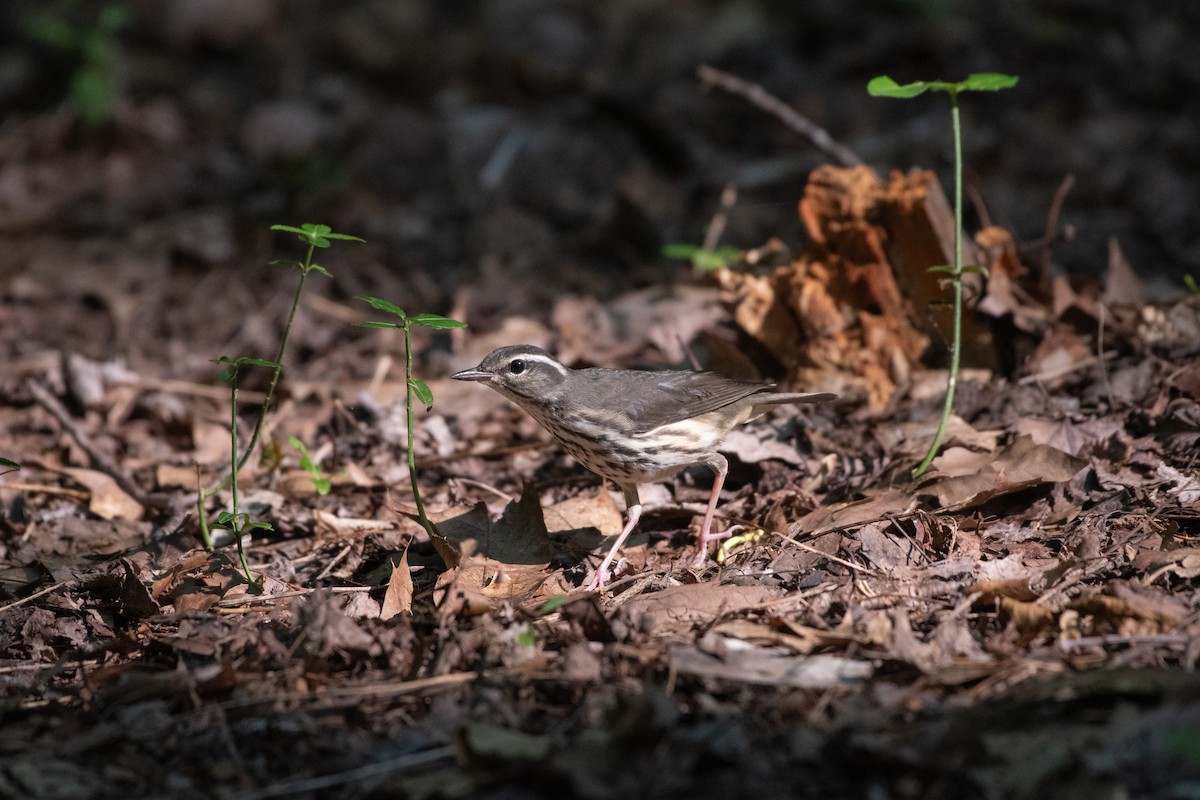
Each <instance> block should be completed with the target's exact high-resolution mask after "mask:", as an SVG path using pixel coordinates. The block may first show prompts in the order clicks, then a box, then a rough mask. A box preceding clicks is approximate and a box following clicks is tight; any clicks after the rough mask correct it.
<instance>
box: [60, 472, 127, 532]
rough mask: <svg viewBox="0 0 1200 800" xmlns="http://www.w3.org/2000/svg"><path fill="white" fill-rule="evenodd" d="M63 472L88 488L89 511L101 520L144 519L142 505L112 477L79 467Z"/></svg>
mask: <svg viewBox="0 0 1200 800" xmlns="http://www.w3.org/2000/svg"><path fill="white" fill-rule="evenodd" d="M62 472H63V474H65V475H69V476H70V477H71V479H72V480H73V481H75V482H76V483H79V484H82V485H83V486H85V487H87V489H88V491H89V492H91V495H92V497H91V500H90V501H89V503H88V510H89V511H91V512H92V513H93V514H95V515H96V516H97V517H100V519H128V520H138V519H141V518H142V511H143V509H142V504H141V503H139V502H138V501H137V500H134V499H133V498H132V497H130V496H129V495H128V494H126V493H125V490H124V489H122V488H121V487H120V486H118V485H117V482H116V481H115V480H113V479H112V477H111V476H109V475H106V474H105V473H103V472H97V471H96V470H94V469H81V468H77V467H63V468H62Z"/></svg>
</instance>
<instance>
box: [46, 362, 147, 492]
mask: <svg viewBox="0 0 1200 800" xmlns="http://www.w3.org/2000/svg"><path fill="white" fill-rule="evenodd" d="M25 385H26V387H27V388H28V389H29V392H30V393H31V394H32V395H33V397H34V399H35V400H37V401H38V405H40V406H41V407H42V408H44V409H46V410H47V411H49V412H50V415H51V416H52V417H54V418H55V419H56V420H58V424H59V425H62V427H63V430H65V431H66V432H67V433H69V434H70V435H71V438H72V439H74V440H75V443H76V444H78V445H79V447H80V448H81V449H82V450H83V451H84V452H85V453H87V455H88V458H90V459H91V460H92V464H93V465H94V466H95V467H96V469H98V470H100V471H101V472H103V473H105V474H106V475H108V476H109V477H111V478H112V479H113V480H115V481H116V482H117V485H118V486H120V487H121V489H122V490H123V491H124V492H125V493H126V494H127V495H129V496H130V497H132V498H133V499H134V500H136V501H137V502H138V504H139V505H141V506H142V507H143V508H168V507H170V505H171V499H170V498H169V497H168V496H167V495H164V494H151V493H149V492H147V491H145V490H144V489H142V487H141V486H138V485H137V484H136V483H135V482H134V480H133V479H132V478H130V477H129V475H127V474H126V473H125V470H123V469H121V467H120V466H118V465H117V463H116V462H115V461H113V460H112V459H110V458H109V457H108V456H106V455H105V454H104V453H102V452H100V451H99V450H98V449H97V448H96V446H95V445H94V444H92V440H91V439H90V438H89V437H88V435H87V434H86V433H84V432H83V431H82V430H81V429H80V428H79V426H78V425H76V424H75V420H73V419H71V413H70V412H69V411H67V409H66V408H64V407H63V404H62V403H60V402H58V398H57V397H55V396H54V395H53V394H51V393H50V390H49V389H47V388H46V387H45V386H42V385H41V384H40V383H38V382H37V381H34V380H29V381H26V382H25Z"/></svg>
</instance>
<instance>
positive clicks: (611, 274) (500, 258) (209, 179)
mask: <svg viewBox="0 0 1200 800" xmlns="http://www.w3.org/2000/svg"><path fill="white" fill-rule="evenodd" d="M110 6H118V7H120V8H122V9H124V11H125V13H126V15H127V23H126V24H125V25H123V26H122V27H120V28H119V30H118V31H117V33H116V35H115V37H112V44H113V52H114V55H113V57H112V59H111V61H109V62H106V63H108V64H111V66H112V73H113V74H114V75H116V76H117V77H118V79H119V87H120V88H119V93H118V96H117V100H116V103H115V105H114V107H113V108H114V111H113V117H112V120H111V121H110V122H107V123H102V124H99V125H96V126H93V127H86V126H82V125H80V124H79V123H78V122H73V121H72V119H73V111H72V107H71V105H70V101H69V99H68V93H69V86H70V82H71V80H72V75H73V74H75V72H76V70H77V69H78V68H79V66H80V64H81V63H82V61H83V59H82V56H81V49H80V48H79V47H71V46H66V47H64V46H55V45H53V44H50V43H47V42H45V41H41V40H39V38H38V37H35V36H33V35H31V33H30V32H31V31H33V30H35V29H36V26H37V24H38V23H37V22H36V21H35V20H36V18H37V16H38V15H39V14H40V15H43V16H51V17H55V18H58V19H62V20H66V21H68V22H69V23H70V25H71V26H73V27H74V28H75V29H76V30H79V31H83V32H86V31H88V30H94V29H95V27H96V20H97V19H98V18H99V15H100V13H101V12H102V9H104V8H106V7H110ZM0 31H3V34H0V35H2V36H3V39H2V40H0V43H2V50H0V52H2V55H0V107H2V108H3V109H4V117H3V124H2V126H0V145H2V148H0V232H2V233H3V235H4V237H5V240H6V241H7V242H8V246H7V247H5V248H4V250H5V253H4V255H3V256H2V257H0V268H2V269H4V270H5V271H10V272H13V274H15V272H18V271H20V270H21V269H22V268H23V267H25V266H26V265H27V264H28V263H29V261H30V259H32V258H34V254H35V253H36V252H37V246H36V244H35V243H37V242H45V241H46V240H48V239H49V240H53V239H60V238H66V239H78V238H81V237H95V236H101V237H109V238H110V240H111V242H112V246H113V247H117V248H119V247H121V246H122V243H125V244H128V243H129V242H130V241H131V240H132V239H136V238H137V235H138V231H139V229H140V228H141V227H142V226H145V225H148V224H153V225H158V226H161V225H163V224H166V225H168V226H169V227H172V228H173V230H174V231H175V234H174V235H175V236H176V239H177V241H176V242H175V246H174V250H173V253H174V255H173V258H174V259H175V260H174V263H175V264H176V265H177V266H182V267H183V268H189V269H197V270H204V269H221V268H228V267H233V268H235V269H237V270H239V271H247V270H249V271H250V272H251V274H253V272H254V271H255V270H259V269H263V267H262V266H261V265H262V264H263V263H264V262H265V260H266V259H267V258H269V257H271V255H272V253H273V251H272V249H271V247H272V243H271V241H270V239H269V237H265V236H264V235H263V231H264V229H265V226H267V225H269V224H271V223H275V222H288V223H299V222H302V221H314V222H317V221H319V222H326V223H329V224H331V225H333V226H334V228H335V229H337V230H343V231H346V232H350V233H355V234H358V235H360V236H363V237H364V238H366V239H367V240H368V242H369V247H368V248H366V249H365V250H363V251H361V252H360V253H359V254H357V255H354V256H350V257H349V258H350V259H351V261H350V262H349V263H344V264H343V265H341V272H340V281H339V284H338V288H337V289H336V290H335V291H336V292H338V293H341V294H344V295H349V294H353V293H355V292H360V291H370V292H372V293H375V294H379V295H381V296H404V297H410V298H414V299H413V305H414V306H416V305H420V306H422V307H426V308H445V307H446V306H447V304H448V303H449V302H450V301H451V298H452V297H453V296H454V294H455V292H456V291H458V290H462V289H469V290H470V291H469V292H468V294H467V297H466V302H467V303H468V305H469V306H470V307H471V308H472V310H473V316H474V318H476V319H479V318H480V317H481V316H483V317H485V318H486V317H489V316H490V315H492V314H496V315H499V314H510V313H519V314H531V313H533V314H536V313H538V310H539V309H544V308H545V307H546V306H545V303H546V302H547V301H549V300H550V299H552V298H554V297H556V296H558V295H560V294H561V293H563V292H565V291H576V292H580V293H591V294H596V295H598V296H601V297H604V296H610V295H612V294H614V293H617V292H619V291H621V290H623V289H626V288H631V287H635V286H641V285H646V284H649V283H654V282H661V281H663V280H665V279H668V278H672V277H674V276H675V275H676V273H677V265H673V264H672V263H670V262H668V261H666V260H664V259H663V258H662V257H661V255H660V254H659V253H660V249H661V247H662V245H663V244H666V243H671V242H690V243H699V242H700V240H701V239H702V238H703V235H704V231H705V228H706V226H707V224H708V220H709V218H710V217H711V215H712V213H713V211H714V210H715V208H716V207H717V204H718V198H719V195H720V192H721V189H722V187H724V186H725V185H726V184H729V183H733V184H736V185H737V186H738V187H739V190H740V194H739V198H738V202H737V205H736V206H735V207H734V209H733V212H732V214H731V216H730V222H729V228H728V229H727V231H726V233H725V236H724V238H723V243H725V244H731V245H734V246H737V247H740V248H750V247H754V246H757V245H760V244H762V243H763V242H765V241H766V240H767V239H768V238H770V237H772V236H777V237H780V238H781V239H783V240H784V241H785V242H787V243H796V242H799V241H800V240H801V239H802V235H803V234H802V231H801V229H800V227H799V224H798V222H797V220H796V214H795V203H796V201H797V200H798V198H799V196H800V194H801V192H802V189H803V185H804V182H805V178H806V175H807V173H808V171H809V170H811V169H812V168H813V167H815V166H817V165H819V164H821V163H824V162H825V161H827V160H828V159H827V157H826V156H825V155H824V154H822V153H820V152H818V151H817V150H816V149H815V148H814V147H813V146H812V145H811V144H810V143H809V142H808V141H806V140H804V139H803V138H802V137H800V136H799V135H797V134H796V133H794V132H792V131H790V130H788V129H787V128H786V127H785V126H784V125H783V124H781V123H780V122H779V121H778V120H776V119H774V118H772V117H770V116H767V115H766V114H763V113H762V112H760V111H758V110H756V109H754V108H752V107H750V106H749V104H747V103H746V102H745V101H744V100H742V99H740V98H736V97H731V96H729V95H726V94H725V93H723V92H720V91H715V90H706V89H704V88H703V87H702V86H701V85H700V83H699V81H698V80H697V78H696V75H695V70H696V67H697V65H699V64H702V63H707V64H711V65H713V66H716V67H718V68H721V69H724V70H727V71H730V72H733V73H735V74H737V75H739V76H741V77H743V78H745V79H747V80H750V81H753V82H756V83H759V84H761V85H762V86H763V87H765V88H766V89H767V90H769V91H770V92H772V93H774V94H775V95H777V96H779V97H780V98H782V99H784V100H785V101H787V102H788V103H789V104H791V105H792V106H793V107H794V108H796V109H797V110H799V111H800V112H801V113H803V114H804V115H806V116H807V117H808V118H809V119H811V120H812V121H814V122H815V123H816V124H818V125H820V126H822V127H824V128H825V129H827V130H828V131H829V132H830V133H831V134H832V135H833V136H834V137H835V138H837V139H839V140H841V141H842V142H844V143H846V144H847V145H848V146H850V147H851V148H852V149H853V150H854V151H856V152H857V153H858V154H859V155H860V156H861V157H862V158H863V159H864V160H865V161H866V162H867V163H869V164H870V165H872V166H873V167H875V168H876V169H877V170H879V171H880V172H881V173H884V174H886V173H887V172H888V171H890V170H893V169H909V168H912V167H918V166H920V167H931V168H934V169H936V170H937V171H938V173H939V174H940V175H941V176H942V177H943V181H944V182H945V183H946V184H947V186H948V185H949V179H950V161H949V156H950V141H951V140H950V132H949V114H948V112H947V108H948V105H947V103H946V102H945V100H944V98H942V97H938V96H926V97H922V98H919V99H917V100H913V101H904V102H902V101H896V100H886V99H877V98H872V97H869V96H868V95H867V94H866V91H865V85H866V83H867V81H868V80H869V79H870V78H871V77H873V76H874V75H877V74H881V73H887V74H890V75H892V76H894V77H895V78H897V79H898V80H900V81H901V82H904V81H908V80H914V79H922V78H924V79H938V78H940V79H950V80H957V79H960V78H962V77H964V76H965V75H966V74H967V73H968V72H973V71H1003V72H1009V73H1013V74H1016V75H1019V76H1020V79H1021V80H1020V83H1019V85H1018V86H1017V88H1016V89H1014V90H1010V91H1006V92H1000V93H996V94H989V95H974V96H966V97H965V98H964V103H963V120H964V126H965V137H966V144H965V149H966V158H967V179H968V185H969V187H971V188H972V189H973V190H974V191H976V192H977V193H978V197H980V198H982V200H983V202H984V203H986V206H987V210H988V212H989V214H990V216H991V218H992V220H993V221H994V222H996V223H997V224H1000V225H1003V226H1005V227H1008V228H1009V229H1010V230H1011V231H1012V232H1013V234H1014V236H1015V238H1016V239H1017V240H1018V241H1019V242H1021V241H1030V240H1034V239H1037V238H1038V237H1040V236H1041V235H1042V233H1043V231H1044V228H1045V224H1046V215H1047V210H1048V208H1049V205H1050V203H1051V200H1052V197H1053V195H1054V192H1055V189H1056V188H1057V187H1058V185H1059V184H1060V182H1061V181H1062V180H1063V178H1064V177H1065V176H1066V175H1067V174H1068V173H1074V175H1075V176H1076V179H1077V183H1076V184H1075V188H1074V190H1073V191H1072V192H1071V194H1070V195H1069V197H1068V198H1067V201H1066V204H1065V207H1064V212H1063V220H1062V221H1063V222H1064V223H1066V224H1068V225H1070V226H1072V227H1073V228H1074V230H1075V232H1076V236H1075V238H1074V240H1073V241H1071V242H1068V243H1064V244H1061V245H1059V246H1058V247H1057V249H1056V250H1055V253H1054V261H1055V266H1056V269H1057V270H1059V271H1062V272H1080V273H1086V274H1092V275H1098V274H1101V273H1102V272H1103V269H1104V266H1105V264H1106V260H1107V240H1108V238H1109V237H1110V236H1115V237H1117V239H1118V240H1119V241H1120V243H1121V245H1122V247H1123V248H1124V250H1125V252H1126V254H1127V255H1128V257H1129V259H1130V261H1131V262H1132V264H1133V266H1134V268H1135V269H1136V270H1137V271H1138V272H1139V273H1141V274H1142V276H1143V277H1144V278H1145V279H1146V280H1147V281H1148V282H1149V283H1151V285H1152V287H1153V288H1154V290H1156V292H1157V293H1159V294H1169V293H1177V292H1178V291H1180V289H1181V287H1182V282H1181V279H1182V276H1183V275H1184V274H1185V273H1187V272H1191V273H1193V274H1194V273H1196V272H1198V271H1200V267H1198V265H1200V234H1198V231H1200V224H1198V223H1200V220H1198V219H1197V213H1198V212H1197V209H1198V208H1200V182H1198V181H1197V180H1196V174H1197V167H1198V162H1200V155H1198V154H1197V146H1196V142H1197V140H1198V139H1200V131H1198V130H1197V127H1198V122H1200V108H1198V105H1200V100H1197V98H1198V97H1200V63H1198V62H1197V60H1196V59H1195V57H1194V55H1195V44H1196V38H1195V37H1196V34H1197V32H1200V11H1198V10H1197V7H1196V5H1195V4H1194V3H1190V2H1184V1H1181V2H1158V3H1149V4H1138V3H1125V2H1084V1H1083V0H1074V1H1067V2H1037V3H1034V2H1007V3H1001V4H980V3H955V2H949V1H948V0H942V1H938V0H925V1H924V2H920V1H917V0H891V1H890V2H882V1H878V0H877V1H876V2H863V3H855V4H846V3H843V2H832V1H828V2H826V1H822V0H818V1H816V2H805V3H778V2H765V1H764V2H753V1H752V0H743V1H742V2H731V3H730V2H675V1H673V2H632V1H620V2H605V3H595V2H582V1H581V2H563V1H562V0H553V1H550V0H501V1H497V2H454V3H444V2H433V1H432V0H405V1H404V2H398V1H397V0H374V2H319V1H317V0H296V1H295V2H286V3H284V2H265V1H263V0H174V1H173V2H157V0H155V1H153V2H151V1H149V0H141V1H138V0H130V2H124V3H93V2H76V3H72V2H66V1H65V0H60V2H43V1H42V0H38V1H36V2H33V1H30V0H21V1H20V2H8V3H5V4H4V7H3V9H2V10H0ZM41 38H43V39H44V38H45V37H41ZM969 212H970V213H969V214H968V221H969V222H970V223H971V224H972V225H974V224H975V222H974V220H975V216H974V209H969ZM392 293H398V295H394V294H392Z"/></svg>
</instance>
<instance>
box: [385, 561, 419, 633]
mask: <svg viewBox="0 0 1200 800" xmlns="http://www.w3.org/2000/svg"><path fill="white" fill-rule="evenodd" d="M412 597H413V579H412V572H410V571H409V567H408V550H405V551H404V552H403V553H401V555H400V562H399V563H398V564H396V565H395V566H393V567H392V576H391V578H389V579H388V588H387V591H386V592H385V593H384V595H383V607H382V608H380V610H379V618H380V619H391V618H392V617H394V616H396V615H397V614H404V615H405V616H408V617H411V616H412Z"/></svg>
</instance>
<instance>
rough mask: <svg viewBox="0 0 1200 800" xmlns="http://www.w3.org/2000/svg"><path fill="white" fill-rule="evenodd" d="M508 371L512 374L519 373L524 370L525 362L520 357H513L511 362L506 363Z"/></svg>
mask: <svg viewBox="0 0 1200 800" xmlns="http://www.w3.org/2000/svg"><path fill="white" fill-rule="evenodd" d="M508 371H509V372H511V373H512V374H513V375H520V374H521V373H522V372H524V371H525V362H524V361H522V360H521V359H519V358H517V359H513V362H512V363H511V364H509V365H508Z"/></svg>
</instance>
